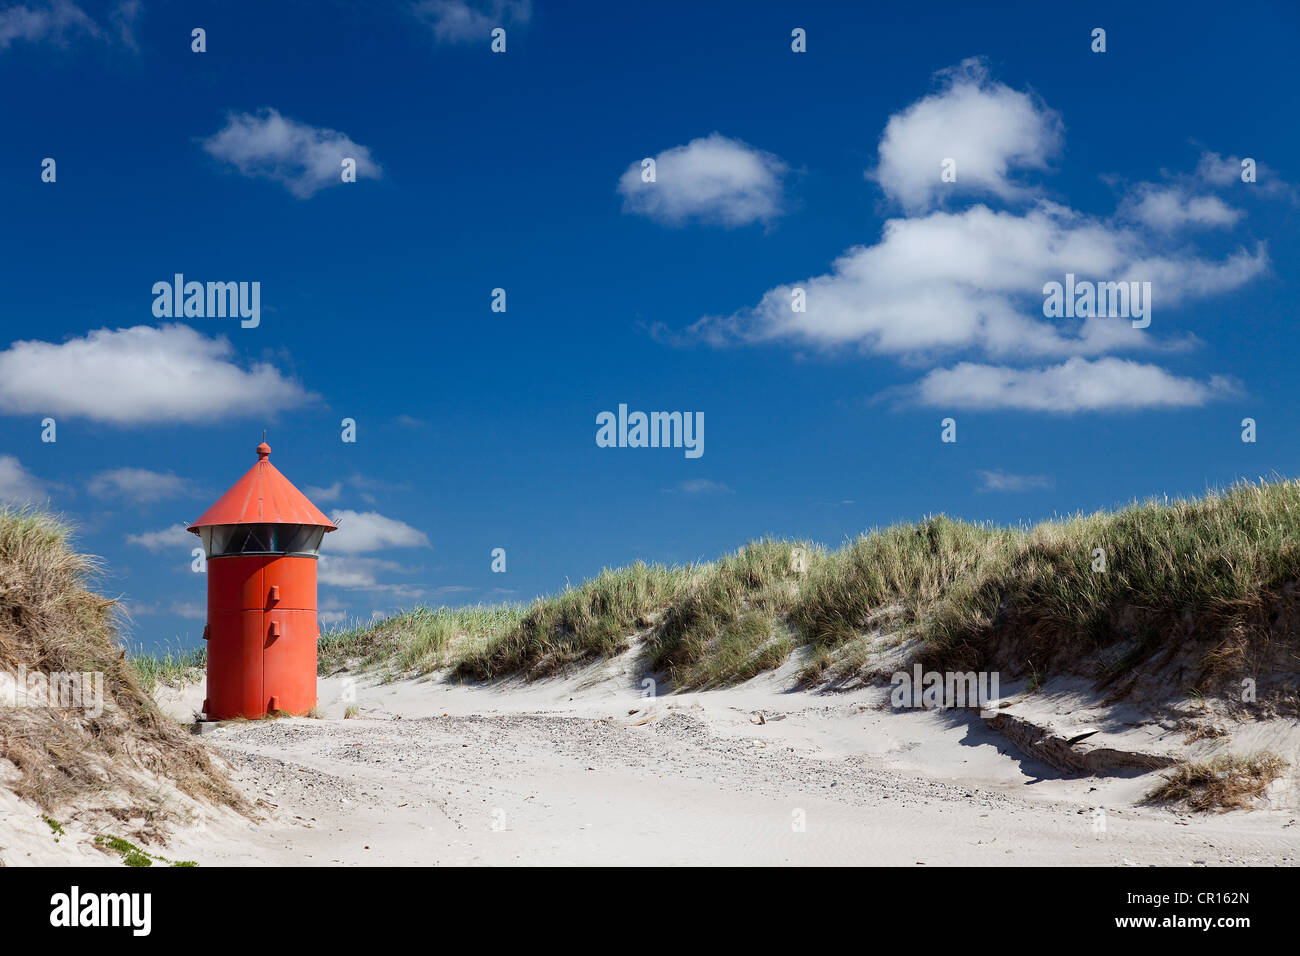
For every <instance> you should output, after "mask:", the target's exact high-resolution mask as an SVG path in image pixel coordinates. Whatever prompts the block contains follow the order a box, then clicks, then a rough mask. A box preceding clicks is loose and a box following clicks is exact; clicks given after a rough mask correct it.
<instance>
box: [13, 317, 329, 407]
mask: <svg viewBox="0 0 1300 956" xmlns="http://www.w3.org/2000/svg"><path fill="white" fill-rule="evenodd" d="M233 355H234V348H233V347H232V346H231V344H230V342H229V341H228V340H227V339H225V338H221V337H214V338H207V337H206V336H204V335H202V334H200V333H199V332H197V331H195V330H194V329H192V328H190V327H189V326H186V325H163V326H147V325H139V326H135V327H133V328H129V329H117V330H116V331H110V330H109V329H99V330H97V331H94V332H90V333H88V334H87V335H85V336H84V337H82V338H74V339H70V340H68V341H66V342H63V343H58V344H56V343H53V342H40V341H35V340H25V341H18V342H14V343H13V344H12V345H11V346H9V348H8V349H7V350H5V351H3V352H0V412H3V413H5V414H10V415H27V414H42V415H44V414H48V415H64V416H67V417H70V418H72V417H80V418H88V419H91V420H93V421H99V422H108V423H110V424H114V425H140V424H145V423H151V422H199V421H211V420H213V419H216V418H225V417H228V416H231V415H244V414H253V413H256V414H258V415H266V414H268V413H274V412H276V411H280V410H283V409H287V408H295V407H298V406H300V405H303V404H306V403H308V402H309V401H312V400H314V399H315V397H316V396H314V395H312V394H311V393H308V392H306V391H304V390H303V388H302V386H300V385H299V384H298V383H297V382H294V381H293V380H291V379H288V378H286V377H285V376H283V375H282V374H281V373H280V372H279V371H278V370H277V369H276V368H274V367H273V366H271V365H268V364H266V363H264V362H256V363H253V364H251V365H249V366H248V367H247V368H244V367H242V366H240V365H238V364H236V362H235V361H234V360H233Z"/></svg>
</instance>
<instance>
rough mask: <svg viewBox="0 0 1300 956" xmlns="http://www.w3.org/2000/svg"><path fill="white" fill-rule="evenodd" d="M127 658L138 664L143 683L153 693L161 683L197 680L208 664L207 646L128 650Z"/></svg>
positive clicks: (174, 684)
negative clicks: (147, 650)
mask: <svg viewBox="0 0 1300 956" xmlns="http://www.w3.org/2000/svg"><path fill="white" fill-rule="evenodd" d="M128 659H129V660H130V662H131V664H132V665H133V666H134V667H135V672H136V677H137V679H138V680H139V682H140V687H141V688H142V689H143V690H144V691H145V693H148V694H152V693H153V692H154V689H155V688H156V687H157V686H158V685H159V684H164V685H166V686H168V687H179V686H180V685H181V684H184V683H186V682H188V681H193V680H198V679H199V678H201V677H202V676H203V674H204V672H205V671H206V669H207V666H208V652H207V648H206V647H189V648H175V649H173V648H171V647H167V648H165V649H164V650H161V651H153V652H146V651H144V650H137V651H131V652H129V653H128Z"/></svg>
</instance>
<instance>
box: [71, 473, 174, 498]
mask: <svg viewBox="0 0 1300 956" xmlns="http://www.w3.org/2000/svg"><path fill="white" fill-rule="evenodd" d="M86 487H87V490H88V491H89V492H90V493H91V494H92V495H95V496H96V497H99V498H127V499H130V500H131V501H138V502H149V501H157V500H159V499H162V498H175V497H177V496H178V495H182V494H184V493H185V492H186V489H187V485H186V483H185V481H184V480H183V479H181V478H178V477H176V475H174V474H172V473H171V472H170V471H168V472H161V471H150V470H149V469H148V468H114V469H112V470H111V471H102V472H100V473H99V474H98V475H96V476H95V477H94V478H92V479H91V480H90V482H89V484H87V486H86Z"/></svg>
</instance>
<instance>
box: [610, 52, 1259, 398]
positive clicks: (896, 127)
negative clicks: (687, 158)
mask: <svg viewBox="0 0 1300 956" xmlns="http://www.w3.org/2000/svg"><path fill="white" fill-rule="evenodd" d="M939 78H940V81H941V84H942V86H941V89H940V90H939V91H938V92H937V93H934V94H932V95H930V96H926V97H924V98H922V99H921V100H918V101H917V102H916V103H914V104H912V105H911V106H909V107H907V108H906V109H904V110H902V111H901V112H899V113H897V114H895V115H894V116H893V117H891V118H890V120H889V121H888V124H887V126H886V129H885V132H884V135H883V136H882V138H881V143H880V164H879V166H878V167H877V169H876V170H875V171H874V173H873V175H874V177H875V178H876V179H877V180H878V181H879V182H880V184H881V186H882V188H883V189H884V190H885V192H886V194H887V195H888V196H890V197H891V198H893V199H896V200H897V201H898V202H899V203H900V204H901V205H902V206H903V208H904V212H905V215H903V216H901V217H898V218H893V219H889V220H887V221H886V222H885V223H884V226H883V227H882V229H881V234H880V238H879V240H878V241H876V242H875V243H874V244H871V245H860V246H854V247H852V248H850V249H848V250H846V251H845V252H844V253H843V254H842V255H841V256H840V257H839V258H838V259H836V260H835V261H834V262H833V263H832V264H831V266H830V268H829V270H827V271H826V272H824V273H822V274H820V275H813V276H811V277H809V278H806V279H804V280H802V281H795V282H788V283H785V284H782V285H779V286H776V287H774V288H771V289H769V290H768V291H767V292H766V293H765V294H764V295H763V296H762V297H761V299H760V300H759V301H758V303H757V304H756V305H753V306H752V307H749V308H743V309H740V310H739V311H736V312H734V313H732V314H730V315H711V316H704V317H703V318H701V319H699V320H698V321H697V322H695V323H694V324H693V325H692V326H690V327H689V328H688V329H687V330H686V332H685V334H683V335H673V334H672V333H671V332H668V331H666V330H665V329H664V328H663V327H662V326H655V327H653V328H652V332H653V333H654V334H655V335H656V336H657V337H660V338H667V339H670V340H671V339H678V340H682V339H685V340H692V339H693V340H702V341H704V342H707V343H709V344H712V345H716V346H723V345H729V344H735V343H741V344H751V345H752V344H766V343H778V342H779V343H783V344H788V345H791V346H794V347H803V346H811V347H813V348H817V349H823V350H827V351H830V350H835V349H843V348H852V349H856V350H858V351H861V352H863V353H868V354H875V355H885V356H890V357H892V358H895V359H897V360H899V361H900V362H902V363H905V364H907V365H909V366H915V365H917V364H929V363H936V362H946V361H951V360H953V359H954V358H955V357H956V355H957V354H959V353H968V354H969V353H974V354H975V355H976V356H977V357H979V358H982V359H986V360H989V361H990V362H998V363H1010V364H1016V363H1032V362H1035V361H1042V360H1053V361H1058V362H1060V361H1063V360H1067V359H1069V360H1071V361H1064V363H1063V364H1061V365H1057V366H1052V367H1050V368H1038V369H1028V370H1024V371H1019V370H1017V369H1015V368H1012V367H1010V365H1007V366H1002V365H992V364H988V365H981V364H977V363H973V362H971V361H967V362H965V363H963V364H962V365H959V366H957V367H956V368H950V369H938V370H936V371H934V372H932V373H931V374H930V375H929V376H927V377H926V379H925V380H924V381H923V382H922V383H921V384H920V386H919V387H917V388H914V389H912V390H911V391H912V394H913V395H914V397H917V398H918V399H920V400H930V399H936V400H940V401H943V402H951V403H954V404H962V405H964V406H965V407H971V406H972V405H973V406H975V407H1016V408H1037V409H1039V410H1044V411H1071V410H1082V409H1094V410H1098V409H1106V408H1121V407H1131V406H1133V405H1137V406H1143V407H1151V406H1161V405H1166V406H1167V405H1188V404H1199V403H1201V402H1205V401H1209V400H1210V399H1211V398H1215V397H1218V396H1219V395H1221V394H1225V393H1226V392H1227V391H1228V388H1227V386H1226V385H1225V382H1226V380H1225V379H1222V378H1221V377H1215V378H1212V379H1210V380H1209V381H1208V382H1203V381H1198V380H1196V379H1187V378H1180V377H1178V376H1175V375H1172V374H1169V373H1167V372H1164V371H1163V370H1162V369H1160V368H1159V367H1157V366H1154V365H1139V364H1137V363H1133V362H1127V363H1122V362H1118V361H1117V360H1116V361H1102V360H1101V359H1102V357H1103V356H1107V355H1109V354H1110V353H1114V352H1120V351H1130V352H1131V351H1139V350H1145V351H1148V352H1161V353H1168V352H1172V351H1181V350H1187V349H1190V348H1194V347H1195V346H1197V345H1198V344H1199V341H1198V340H1197V339H1196V337H1195V336H1193V335H1190V334H1181V335H1180V334H1178V333H1177V332H1176V331H1175V332H1173V333H1171V332H1170V331H1169V330H1171V329H1175V330H1176V329H1177V325H1176V322H1175V321H1173V320H1171V318H1170V316H1171V315H1172V312H1171V310H1172V309H1173V308H1174V307H1176V306H1178V305H1181V304H1183V303H1185V302H1187V301H1190V300H1194V299H1199V298H1205V297H1209V296H1214V295H1220V294H1223V293H1227V292H1231V291H1233V290H1236V289H1239V288H1241V287H1242V286H1244V285H1245V284H1247V283H1249V282H1251V281H1253V280H1254V279H1256V278H1258V277H1259V276H1260V275H1262V274H1264V273H1265V271H1266V270H1267V269H1268V268H1269V265H1270V260H1269V256H1268V252H1267V249H1266V247H1265V245H1264V244H1263V243H1262V242H1261V243H1257V244H1255V245H1254V247H1253V248H1247V247H1244V246H1243V247H1240V248H1238V249H1237V250H1236V251H1235V252H1233V253H1231V254H1228V255H1226V256H1224V257H1223V258H1220V259H1209V258H1204V257H1202V256H1200V255H1199V254H1197V253H1196V252H1195V251H1194V250H1192V249H1190V248H1189V247H1187V246H1186V245H1184V244H1182V243H1181V242H1179V241H1178V240H1179V238H1180V233H1181V232H1182V231H1185V230H1187V229H1188V228H1190V227H1203V226H1225V227H1226V226H1231V225H1233V224H1235V223H1236V222H1237V221H1238V219H1239V218H1240V215H1241V214H1240V213H1239V212H1238V211H1237V210H1235V209H1233V208H1231V207H1230V206H1229V205H1228V204H1227V202H1225V201H1224V200H1223V199H1222V198H1221V197H1219V196H1216V195H1214V194H1213V190H1212V189H1211V187H1214V188H1220V187H1225V186H1226V185H1227V184H1228V182H1229V180H1228V177H1227V174H1228V173H1229V172H1232V173H1233V175H1234V176H1236V175H1237V174H1238V173H1239V166H1238V164H1237V161H1236V160H1235V158H1228V159H1224V158H1223V157H1219V156H1217V154H1207V155H1206V156H1205V157H1202V161H1201V165H1200V167H1198V171H1197V173H1196V174H1195V175H1190V176H1189V175H1183V176H1171V175H1170V174H1168V173H1165V174H1164V176H1165V179H1166V180H1167V182H1165V183H1163V184H1154V183H1139V184H1137V185H1136V186H1134V187H1131V188H1130V189H1129V191H1128V195H1127V196H1125V197H1124V199H1123V200H1122V201H1121V203H1120V206H1119V209H1118V210H1117V211H1116V213H1115V214H1114V215H1111V216H1103V215H1089V214H1085V213H1082V212H1078V211H1076V210H1073V209H1071V208H1069V207H1068V206H1066V205H1063V204H1060V203H1057V202H1051V201H1048V200H1047V199H1044V198H1042V197H1041V196H1039V195H1037V191H1036V190H1035V189H1034V188H1033V187H1032V185H1031V184H1030V183H1028V182H1024V181H1021V180H1018V179H1013V178H1012V174H1013V173H1015V172H1018V171H1025V170H1042V169H1045V168H1046V167H1047V161H1048V159H1049V158H1050V157H1051V156H1052V155H1053V154H1054V153H1055V152H1056V151H1057V150H1058V149H1059V148H1060V145H1061V130H1062V126H1061V122H1060V119H1059V117H1058V116H1057V115H1056V114H1055V113H1054V112H1053V111H1052V110H1050V109H1049V108H1048V107H1047V106H1045V105H1043V104H1041V103H1040V102H1038V101H1037V100H1036V99H1035V98H1033V97H1031V96H1030V95H1029V94H1026V93H1021V92H1017V91H1015V90H1012V89H1010V88H1009V87H1007V86H1005V85H1003V84H1000V83H995V82H993V81H991V80H990V79H989V77H988V75H987V72H986V69H985V67H984V66H983V64H982V63H981V62H979V61H974V60H968V61H965V62H964V63H962V64H961V65H960V66H959V67H956V68H954V69H952V70H948V71H944V72H943V73H941V74H939ZM931 154H933V155H931ZM948 156H952V158H954V159H956V160H957V167H958V183H959V184H961V188H960V190H958V191H957V192H956V193H954V191H951V190H949V191H947V192H943V193H942V194H941V193H940V191H939V190H940V189H941V187H945V186H948V185H951V184H944V183H942V182H941V181H940V177H939V164H940V162H941V160H942V159H943V158H946V157H948ZM963 157H964V158H963ZM633 171H634V170H629V175H631V174H632V172H633ZM971 192H975V193H984V194H991V195H993V196H996V197H998V198H999V199H1001V200H1003V201H1016V202H1017V204H1018V206H1019V208H1016V209H1014V210H998V209H993V208H990V206H989V205H988V204H987V203H985V202H978V203H974V204H970V205H966V206H965V207H963V208H962V209H960V210H951V211H950V210H946V209H934V208H929V207H931V206H935V205H938V204H939V201H940V198H941V195H942V197H943V198H947V197H949V196H953V195H956V194H957V193H963V194H966V195H969V193H971ZM1067 275H1073V276H1074V279H1075V280H1076V282H1082V283H1102V282H1106V283H1118V282H1126V283H1143V284H1146V283H1149V292H1150V297H1149V299H1146V298H1145V293H1146V289H1145V288H1144V289H1143V294H1144V302H1143V305H1144V308H1143V310H1142V314H1139V315H1129V316H1109V317H1090V318H1082V319H1066V318H1059V317H1057V316H1055V315H1053V316H1051V317H1049V316H1047V315H1045V314H1044V311H1045V310H1044V287H1045V285H1046V284H1047V283H1058V284H1060V283H1063V282H1064V281H1065V280H1066V276H1067ZM801 303H802V306H803V308H802V309H800V310H798V311H796V309H797V308H798V306H799V305H800V304H801ZM1146 318H1149V319H1150V327H1149V328H1135V327H1134V326H1133V323H1132V321H1130V319H1137V320H1139V322H1141V321H1142V320H1144V319H1146ZM1074 359H1078V360H1079V361H1073V360H1074ZM1086 360H1092V361H1086ZM1119 369H1128V370H1130V371H1133V372H1134V374H1135V375H1136V381H1135V391H1134V394H1133V395H1132V396H1131V401H1130V400H1124V399H1121V398H1119V397H1116V396H1114V395H1112V394H1111V392H1113V385H1114V384H1115V383H1113V382H1111V381H1110V374H1111V373H1113V372H1115V371H1117V370H1119Z"/></svg>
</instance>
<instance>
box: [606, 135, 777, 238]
mask: <svg viewBox="0 0 1300 956" xmlns="http://www.w3.org/2000/svg"><path fill="white" fill-rule="evenodd" d="M654 160H655V181H654V182H649V183H648V182H642V181H641V175H642V168H641V161H640V160H638V161H637V162H634V163H633V164H632V165H630V166H629V167H628V168H627V171H626V172H625V173H623V175H622V177H620V179H619V181H618V192H619V194H620V195H621V196H622V197H623V211H624V212H629V213H634V214H636V215H639V216H646V217H647V218H649V219H653V220H654V221H655V222H658V223H661V224H663V225H667V226H682V225H685V224H686V223H688V222H691V221H698V222H703V223H712V224H717V225H722V226H727V227H734V226H745V225H748V224H750V223H753V222H769V221H771V220H773V219H775V218H776V217H777V216H779V215H780V214H781V208H782V201H783V197H782V193H783V189H784V183H783V180H784V177H785V174H786V171H787V170H786V165H785V163H783V162H781V160H780V159H778V158H777V157H775V156H773V155H772V154H771V153H765V152H763V151H762V150H759V149H755V148H754V147H752V146H748V145H746V144H745V143H742V142H740V141H739V140H735V139H728V138H727V137H725V136H723V135H721V134H720V133H710V134H709V135H708V136H703V137H701V138H699V139H693V140H691V141H690V142H689V143H687V144H686V145H685V146H674V147H673V148H672V149H666V150H664V151H663V152H662V153H660V154H659V155H658V156H656V157H654Z"/></svg>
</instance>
